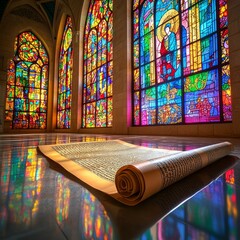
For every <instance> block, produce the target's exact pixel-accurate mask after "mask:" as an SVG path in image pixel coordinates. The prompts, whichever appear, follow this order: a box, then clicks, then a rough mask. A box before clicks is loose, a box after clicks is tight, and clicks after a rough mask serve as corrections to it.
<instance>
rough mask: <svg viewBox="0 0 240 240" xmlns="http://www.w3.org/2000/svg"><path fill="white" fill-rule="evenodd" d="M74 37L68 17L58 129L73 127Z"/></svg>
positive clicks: (61, 60)
mask: <svg viewBox="0 0 240 240" xmlns="http://www.w3.org/2000/svg"><path fill="white" fill-rule="evenodd" d="M72 35H73V34H72V20H71V17H67V19H66V23H65V28H64V31H63V35H62V41H61V47H60V54H59V69H58V105H57V128H70V127H71V105H72V69H73V48H72Z"/></svg>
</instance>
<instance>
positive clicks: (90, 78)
mask: <svg viewBox="0 0 240 240" xmlns="http://www.w3.org/2000/svg"><path fill="white" fill-rule="evenodd" d="M112 5H113V1H112V0H101V1H95V0H91V1H90V5H89V9H88V16H87V19H86V26H85V38H84V83H83V115H82V117H83V119H82V127H83V128H92V127H111V126H112V119H113V116H112V95H113V92H112V82H113V74H112V70H113V46H112V38H113V14H112Z"/></svg>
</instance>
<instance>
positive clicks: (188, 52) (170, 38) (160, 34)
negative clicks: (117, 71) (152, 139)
mask: <svg viewBox="0 0 240 240" xmlns="http://www.w3.org/2000/svg"><path fill="white" fill-rule="evenodd" d="M132 11H133V119H134V122H133V124H134V125H135V126H139V125H165V124H190V123H206V122H207V123H209V122H229V121H231V120H232V106H231V83H230V74H229V72H230V69H229V48H228V28H227V27H228V18H227V17H228V14H227V0H180V1H178V0H171V1H170V0H165V1H163V0H145V1H143V0H134V1H133V10H132Z"/></svg>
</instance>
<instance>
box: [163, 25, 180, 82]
mask: <svg viewBox="0 0 240 240" xmlns="http://www.w3.org/2000/svg"><path fill="white" fill-rule="evenodd" d="M164 31H165V33H166V34H165V36H164V37H163V40H162V42H161V47H160V54H161V56H163V60H162V64H161V74H162V76H163V77H164V78H165V79H167V80H168V79H171V78H174V76H175V72H176V69H177V54H176V52H175V50H176V49H177V40H176V35H175V33H174V32H172V30H171V23H167V24H166V25H165V27H164Z"/></svg>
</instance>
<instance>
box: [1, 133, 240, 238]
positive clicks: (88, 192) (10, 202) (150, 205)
mask: <svg viewBox="0 0 240 240" xmlns="http://www.w3.org/2000/svg"><path fill="white" fill-rule="evenodd" d="M106 139H121V140H123V141H126V142H129V143H133V144H136V145H141V146H147V147H152V148H165V149H172V150H183V151H185V150H189V149H193V148H197V147H202V146H205V145H208V144H213V143H218V142H221V141H226V140H227V141H230V142H232V143H233V144H234V146H235V149H234V150H233V151H232V153H231V155H230V156H228V157H225V158H223V159H221V160H219V161H217V162H216V163H214V164H213V165H211V166H209V167H207V168H205V169H203V170H201V171H198V172H197V173H195V174H193V175H191V176H189V177H187V178H185V179H183V180H182V181H180V182H178V183H175V184H173V185H172V186H170V187H168V188H166V189H165V190H163V191H161V192H159V193H158V194H156V195H155V196H153V197H151V198H149V199H148V200H146V201H145V202H143V203H141V204H139V205H138V206H135V207H126V206H123V205H122V204H120V203H117V202H116V201H115V200H113V199H111V198H110V197H108V196H106V195H105V194H102V193H100V192H98V191H95V190H93V189H91V188H89V187H88V186H86V185H85V184H84V183H82V182H80V181H79V180H77V179H75V178H74V177H73V176H71V175H69V174H68V173H67V172H65V171H64V170H63V169H61V168H60V167H59V166H58V165H57V164H54V163H52V162H51V161H50V160H48V159H46V158H45V157H44V156H43V155H42V154H41V153H40V152H38V151H37V146H38V145H42V144H44V145H45V144H55V143H68V142H80V141H102V140H106ZM238 157H239V158H240V139H226V138H223V139H214V138H187V137H160V136H152V137H151V136H124V135H114V136H109V135H86V134H84V135H82V134H60V133H56V134H23V135H4V134H2V135H0V239H9V240H10V239H11V240H12V239H33V240H38V239H46V240H48V239H51V240H54V239H57V240H62V239H69V240H72V239H73V240H75V239H78V240H81V239H104V240H106V239H123V240H130V239H172V240H177V239H186V240H190V239H193V240H198V239H203V240H205V239H209V240H210V239H211V240H212V239H222V240H225V239H229V240H234V239H236V240H237V239H240V162H239V161H240V160H238Z"/></svg>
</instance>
